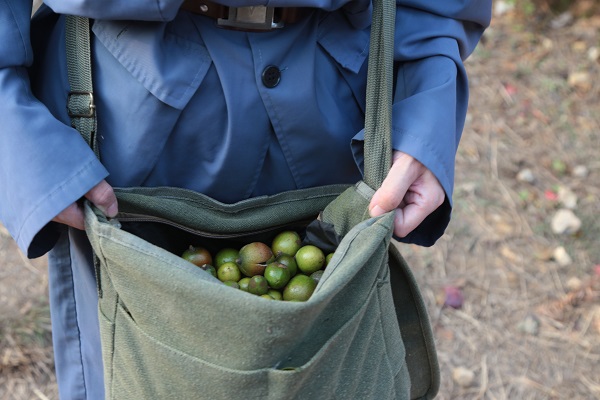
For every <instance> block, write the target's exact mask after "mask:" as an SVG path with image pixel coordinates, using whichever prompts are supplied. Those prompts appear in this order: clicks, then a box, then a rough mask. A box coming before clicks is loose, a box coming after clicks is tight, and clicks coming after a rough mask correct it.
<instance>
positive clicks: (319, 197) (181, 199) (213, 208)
mask: <svg viewBox="0 0 600 400" xmlns="http://www.w3.org/2000/svg"><path fill="white" fill-rule="evenodd" d="M337 196H338V194H323V195H313V196H307V197H303V198H301V199H300V198H296V199H288V200H279V201H274V202H269V203H268V204H267V205H268V206H274V205H281V204H288V203H295V202H304V201H306V200H312V199H322V198H327V197H332V198H335V197H337ZM157 198H160V199H167V200H178V201H183V202H185V203H187V204H201V205H203V206H205V207H207V208H210V209H211V210H219V211H222V212H225V213H228V214H235V213H238V212H240V211H245V210H252V209H254V208H259V207H265V204H256V205H252V207H247V208H240V209H236V210H228V209H222V208H220V207H215V206H212V205H210V204H206V203H204V202H202V201H199V200H194V199H189V198H186V197H179V196H157ZM255 199H259V198H256V197H255V198H253V199H249V200H255ZM243 201H244V200H243ZM246 201H248V200H246ZM238 204H240V203H234V204H226V203H221V204H219V206H222V205H224V206H232V205H233V206H237V205H238ZM242 204H243V203H242ZM250 205H251V204H250Z"/></svg>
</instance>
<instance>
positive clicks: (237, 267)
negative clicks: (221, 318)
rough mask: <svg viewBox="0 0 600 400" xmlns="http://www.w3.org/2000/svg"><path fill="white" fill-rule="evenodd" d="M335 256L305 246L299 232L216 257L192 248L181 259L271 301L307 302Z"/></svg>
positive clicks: (284, 232) (223, 280)
mask: <svg viewBox="0 0 600 400" xmlns="http://www.w3.org/2000/svg"><path fill="white" fill-rule="evenodd" d="M332 256H333V253H330V254H327V255H325V254H324V252H323V250H321V249H320V248H319V247H317V246H314V245H311V244H306V245H302V239H301V238H300V235H299V234H298V232H295V231H291V230H287V231H283V232H280V233H278V234H277V235H276V236H275V238H274V239H273V242H272V243H271V245H270V246H269V245H267V244H265V243H263V242H252V243H248V244H246V245H244V246H243V247H242V248H240V249H239V250H238V249H235V248H232V247H226V248H222V249H220V250H219V251H217V252H216V253H215V254H214V257H213V255H212V254H211V253H210V252H209V251H208V250H207V249H206V248H204V247H201V246H190V247H189V248H188V249H187V250H185V251H184V252H183V254H182V255H181V257H182V258H183V259H185V260H187V261H189V262H191V263H192V264H195V265H197V266H198V267H200V268H202V269H203V270H205V271H207V272H209V273H211V274H212V275H213V276H215V277H216V278H217V279H219V280H220V281H221V282H223V283H224V284H226V285H228V286H231V287H234V288H237V289H241V290H243V291H246V292H248V293H252V294H255V295H257V296H261V297H263V298H265V299H270V300H284V301H306V300H308V299H309V297H310V296H311V295H312V293H313V292H314V290H315V288H316V287H317V283H318V282H319V280H320V278H321V276H322V275H323V272H324V270H325V267H326V266H327V264H328V263H329V260H331V257H332Z"/></svg>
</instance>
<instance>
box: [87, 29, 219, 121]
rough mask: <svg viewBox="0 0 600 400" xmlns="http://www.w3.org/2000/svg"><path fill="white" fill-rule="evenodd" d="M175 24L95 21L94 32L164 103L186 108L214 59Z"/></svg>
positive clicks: (200, 44)
mask: <svg viewBox="0 0 600 400" xmlns="http://www.w3.org/2000/svg"><path fill="white" fill-rule="evenodd" d="M187 22H188V21H186V20H183V19H182V20H181V21H180V20H179V19H178V20H176V21H174V22H173V23H164V22H139V21H136V22H132V21H95V23H94V25H93V32H94V34H95V35H96V37H97V38H98V39H99V41H100V42H101V43H102V44H103V45H104V46H105V47H106V48H107V49H108V51H109V52H110V53H111V54H112V55H113V56H114V57H115V58H116V59H117V60H118V61H119V62H120V63H121V64H122V65H123V67H125V68H126V69H127V70H128V71H129V72H130V73H131V75H132V76H133V77H134V78H135V79H137V80H138V81H139V82H140V83H141V84H142V85H143V86H144V87H145V88H146V89H147V90H148V91H149V92H150V93H152V94H153V95H154V96H155V97H156V98H158V99H159V100H160V101H162V102H164V103H166V104H168V105H169V106H171V107H174V108H177V109H183V108H184V107H185V105H186V104H187V103H188V101H189V100H190V98H191V97H192V95H193V94H194V93H195V92H196V90H197V89H198V86H199V85H200V82H201V81H202V79H203V78H204V76H205V74H206V71H207V70H208V68H209V66H210V64H211V59H210V56H209V54H208V52H207V50H206V48H205V47H204V46H203V45H202V43H200V42H194V41H191V40H188V39H185V38H183V37H182V36H180V35H177V34H175V33H174V32H172V28H173V29H174V28H175V27H178V28H177V29H186V30H189V29H194V28H193V27H191V26H190V27H189V28H186V24H187Z"/></svg>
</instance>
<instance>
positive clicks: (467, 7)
mask: <svg viewBox="0 0 600 400" xmlns="http://www.w3.org/2000/svg"><path fill="white" fill-rule="evenodd" d="M396 4H397V13H396V33H395V57H394V58H395V62H396V66H397V75H396V85H395V92H394V105H393V111H392V114H393V117H392V118H393V122H392V126H393V128H392V129H393V132H392V135H393V136H392V146H393V148H394V149H396V150H400V151H403V152H405V153H407V154H410V155H411V156H413V157H415V158H416V159H417V160H419V161H420V162H421V163H423V164H424V165H425V166H426V167H427V168H428V169H429V170H430V171H432V172H433V173H434V175H435V176H436V177H437V178H438V180H439V181H440V183H441V185H442V187H443V188H444V191H445V192H446V201H445V202H444V204H443V205H442V206H441V207H440V208H438V209H437V210H436V211H435V212H434V213H432V214H431V215H430V216H429V217H428V218H427V219H426V220H425V221H424V222H423V223H422V224H421V225H420V226H419V227H418V228H417V229H415V230H414V231H413V232H411V233H410V234H409V235H408V236H407V237H405V238H403V239H400V240H401V241H403V242H407V243H415V244H419V245H423V246H431V245H433V244H434V243H435V241H436V240H437V239H439V237H441V235H442V234H443V233H444V230H445V229H446V227H447V225H448V223H449V221H450V213H451V209H452V192H453V186H454V162H455V155H456V150H457V147H458V143H459V140H460V137H461V134H462V131H463V128H464V121H465V116H466V113H467V106H468V97H469V94H468V93H469V89H468V81H467V76H466V72H465V68H464V65H463V61H464V60H465V59H466V58H467V57H468V56H469V55H470V54H471V52H472V51H473V50H474V48H475V46H476V45H477V43H478V41H479V39H480V37H481V35H482V34H483V31H484V30H485V28H487V26H488V25H489V23H490V18H491V0H446V1H427V0H397V2H396ZM355 139H357V140H362V133H361V134H359V135H358V136H357V137H355ZM354 149H355V151H354V153H355V156H356V158H357V161H358V162H359V163H361V162H362V156H361V155H360V154H359V152H358V151H357V146H354Z"/></svg>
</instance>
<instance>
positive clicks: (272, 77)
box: [262, 65, 281, 88]
mask: <svg viewBox="0 0 600 400" xmlns="http://www.w3.org/2000/svg"><path fill="white" fill-rule="evenodd" d="M279 81H281V71H280V70H279V68H277V67H276V66H274V65H269V66H268V67H267V68H265V70H264V71H263V73H262V82H263V84H264V85H265V86H266V87H268V88H274V87H275V86H277V85H279Z"/></svg>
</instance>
